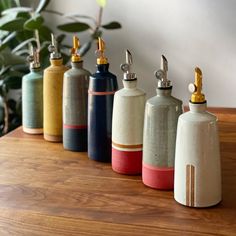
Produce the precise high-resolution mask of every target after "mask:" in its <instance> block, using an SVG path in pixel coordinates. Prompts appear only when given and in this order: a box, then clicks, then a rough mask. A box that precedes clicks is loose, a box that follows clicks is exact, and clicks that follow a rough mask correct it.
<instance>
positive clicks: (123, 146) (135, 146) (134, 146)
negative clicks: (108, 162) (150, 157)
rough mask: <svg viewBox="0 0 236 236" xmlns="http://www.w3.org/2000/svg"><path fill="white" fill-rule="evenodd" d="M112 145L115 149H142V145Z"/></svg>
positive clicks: (113, 143)
mask: <svg viewBox="0 0 236 236" xmlns="http://www.w3.org/2000/svg"><path fill="white" fill-rule="evenodd" d="M112 145H113V146H115V147H119V148H128V149H129V148H132V149H133V148H142V147H143V144H135V145H132V144H131V145H124V144H118V143H115V142H112Z"/></svg>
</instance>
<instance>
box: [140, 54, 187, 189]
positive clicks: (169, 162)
mask: <svg viewBox="0 0 236 236" xmlns="http://www.w3.org/2000/svg"><path fill="white" fill-rule="evenodd" d="M167 71H168V61H167V59H166V58H165V57H164V56H162V57H161V69H160V70H158V71H157V72H156V73H155V75H156V77H157V79H158V82H157V89H156V91H157V95H156V96H155V97H152V98H150V99H149V100H148V101H147V103H146V108H145V121H144V131H143V170H142V179H143V183H144V184H145V185H147V186H149V187H151V188H156V189H163V190H164V189H173V188H174V161H175V159H174V158H175V139H176V130H177V122H178V117H179V115H181V114H182V101H181V100H179V99H177V98H175V97H173V96H172V95H171V92H172V85H171V81H170V80H168V78H167Z"/></svg>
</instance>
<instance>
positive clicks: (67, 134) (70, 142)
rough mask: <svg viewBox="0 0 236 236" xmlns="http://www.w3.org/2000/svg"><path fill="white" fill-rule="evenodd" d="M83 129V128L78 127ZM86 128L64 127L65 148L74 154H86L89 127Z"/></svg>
mask: <svg viewBox="0 0 236 236" xmlns="http://www.w3.org/2000/svg"><path fill="white" fill-rule="evenodd" d="M78 127H81V126H78ZM83 127H84V128H76V129H74V128H67V127H66V125H64V127H63V146H64V148H65V149H66V150H70V151H73V152H86V151H87V149H88V145H87V139H88V138H87V126H83Z"/></svg>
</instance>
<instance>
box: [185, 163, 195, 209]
mask: <svg viewBox="0 0 236 236" xmlns="http://www.w3.org/2000/svg"><path fill="white" fill-rule="evenodd" d="M194 182H195V167H194V166H193V165H187V166H186V205H187V206H191V207H193V206H194V200H195V199H194V194H195V193H194V190H195V183H194Z"/></svg>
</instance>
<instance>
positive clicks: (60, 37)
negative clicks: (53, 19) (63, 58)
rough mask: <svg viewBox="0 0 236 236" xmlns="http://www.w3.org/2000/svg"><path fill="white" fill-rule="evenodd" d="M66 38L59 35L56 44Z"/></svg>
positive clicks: (63, 35)
mask: <svg viewBox="0 0 236 236" xmlns="http://www.w3.org/2000/svg"><path fill="white" fill-rule="evenodd" d="M65 38H66V35H65V34H60V35H58V36H57V42H58V43H59V44H60V43H61V42H62V41H63V40H64V39H65Z"/></svg>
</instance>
